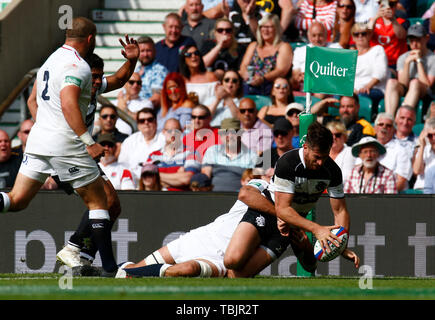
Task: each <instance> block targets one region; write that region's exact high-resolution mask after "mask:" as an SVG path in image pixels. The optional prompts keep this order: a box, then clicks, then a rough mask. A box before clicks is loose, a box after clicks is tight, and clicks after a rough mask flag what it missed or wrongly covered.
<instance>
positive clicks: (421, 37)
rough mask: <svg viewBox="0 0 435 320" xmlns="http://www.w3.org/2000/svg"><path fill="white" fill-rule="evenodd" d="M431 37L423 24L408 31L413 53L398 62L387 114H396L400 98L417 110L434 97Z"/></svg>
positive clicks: (387, 98)
mask: <svg viewBox="0 0 435 320" xmlns="http://www.w3.org/2000/svg"><path fill="white" fill-rule="evenodd" d="M428 41H429V35H428V34H427V32H426V30H425V28H424V27H423V25H421V24H418V23H417V24H414V25H412V26H411V27H409V29H408V42H409V47H410V49H411V50H409V51H408V52H405V53H404V54H402V55H401V56H400V57H399V59H398V60H397V72H398V77H397V79H389V80H388V82H387V86H386V90H385V111H386V112H388V113H390V114H392V115H393V116H394V115H395V113H396V109H397V107H398V106H399V101H400V98H401V97H405V99H404V101H403V104H406V105H409V106H411V107H413V108H416V106H417V104H418V102H419V100H420V99H424V98H426V97H427V96H430V95H432V94H433V92H432V90H431V88H432V86H433V84H434V82H435V54H434V53H433V52H432V51H431V50H429V49H428V47H427V42H428Z"/></svg>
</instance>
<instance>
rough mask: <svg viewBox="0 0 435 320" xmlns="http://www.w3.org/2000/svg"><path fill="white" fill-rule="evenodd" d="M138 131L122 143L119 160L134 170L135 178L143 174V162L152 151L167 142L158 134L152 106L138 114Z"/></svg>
mask: <svg viewBox="0 0 435 320" xmlns="http://www.w3.org/2000/svg"><path fill="white" fill-rule="evenodd" d="M136 122H137V128H138V131H137V132H135V133H133V134H132V135H130V136H129V137H128V138H127V139H125V140H124V142H123V143H122V145H121V152H120V154H119V157H118V161H119V162H123V163H125V164H126V165H127V167H128V168H129V169H130V170H131V171H132V172H133V175H134V178H135V179H138V178H139V177H140V175H141V164H142V163H145V162H147V160H148V157H149V155H150V153H151V152H153V151H156V150H159V149H161V148H162V147H163V145H164V144H165V138H164V136H163V135H161V134H157V119H156V113H155V111H154V110H153V109H151V108H143V109H142V110H140V111H138V112H137V114H136Z"/></svg>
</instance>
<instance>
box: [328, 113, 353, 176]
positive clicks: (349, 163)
mask: <svg viewBox="0 0 435 320" xmlns="http://www.w3.org/2000/svg"><path fill="white" fill-rule="evenodd" d="M326 128H328V129H329V130H330V131H331V132H332V137H333V141H332V147H331V150H330V151H329V156H330V157H331V158H332V160H334V161H335V163H336V164H337V165H338V166H339V167H340V169H341V173H342V175H343V184H344V183H346V181H347V179H348V178H349V176H350V173H351V172H352V169H353V167H354V166H355V160H356V158H355V157H354V156H353V155H352V148H351V147H349V146H348V145H346V141H347V130H346V127H345V126H344V124H343V123H342V122H339V121H330V122H328V123H327V125H326Z"/></svg>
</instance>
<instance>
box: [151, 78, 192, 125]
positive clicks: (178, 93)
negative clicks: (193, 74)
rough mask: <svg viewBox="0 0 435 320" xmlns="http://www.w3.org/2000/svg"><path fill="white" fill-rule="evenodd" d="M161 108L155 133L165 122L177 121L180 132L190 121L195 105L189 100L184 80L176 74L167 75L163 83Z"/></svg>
mask: <svg viewBox="0 0 435 320" xmlns="http://www.w3.org/2000/svg"><path fill="white" fill-rule="evenodd" d="M160 105H161V107H160V110H159V111H158V113H157V131H158V132H161V131H162V130H163V126H164V124H165V122H166V120H168V119H171V118H174V119H177V120H178V121H179V122H180V124H181V128H182V130H184V129H185V128H186V125H187V124H188V123H189V122H190V120H191V114H192V108H193V107H194V106H195V104H194V103H193V102H192V101H191V100H189V97H188V95H187V91H186V83H185V81H184V78H183V76H182V75H181V74H179V73H178V72H171V73H169V74H168V75H167V76H166V78H165V80H164V81H163V87H162V93H161V103H160Z"/></svg>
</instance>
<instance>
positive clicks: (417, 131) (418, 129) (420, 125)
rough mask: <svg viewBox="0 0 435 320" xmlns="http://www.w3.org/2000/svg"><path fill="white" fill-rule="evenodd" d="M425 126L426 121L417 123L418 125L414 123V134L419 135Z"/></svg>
mask: <svg viewBox="0 0 435 320" xmlns="http://www.w3.org/2000/svg"><path fill="white" fill-rule="evenodd" d="M423 127H424V123H417V124H416V125H414V127H413V128H412V132H414V134H415V135H416V136H419V135H420V133H421V131H422V130H423Z"/></svg>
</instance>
